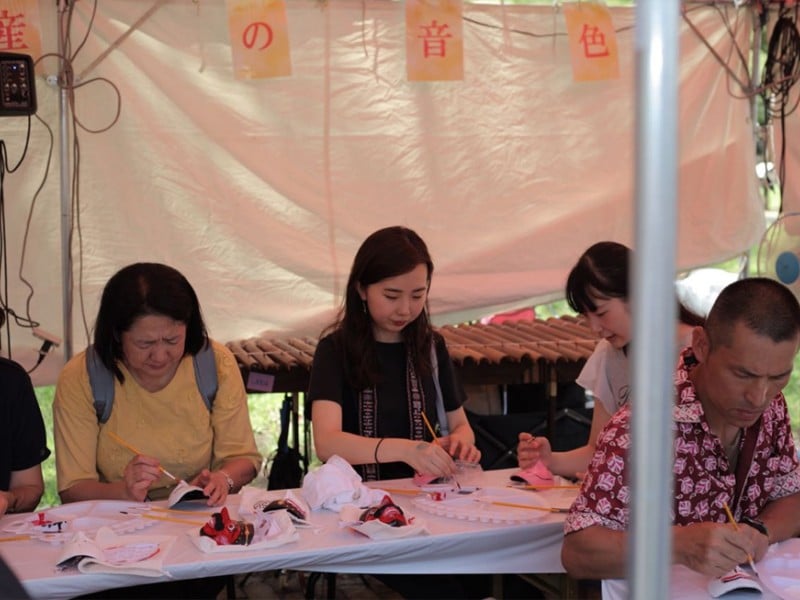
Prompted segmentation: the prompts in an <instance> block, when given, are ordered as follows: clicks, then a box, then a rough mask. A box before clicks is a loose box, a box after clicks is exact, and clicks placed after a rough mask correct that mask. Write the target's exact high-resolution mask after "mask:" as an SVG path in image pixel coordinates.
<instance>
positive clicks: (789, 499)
mask: <svg viewBox="0 0 800 600" xmlns="http://www.w3.org/2000/svg"><path fill="white" fill-rule="evenodd" d="M797 515H800V493H797V494H791V495H789V496H784V497H783V498H778V499H777V500H773V501H771V502H770V503H769V504H767V506H766V507H764V510H763V511H761V514H760V515H758V518H759V520H760V521H762V522H763V523H764V526H765V527H766V528H767V532H768V534H769V538H767V536H765V535H762V534H761V533H760V532H759V531H758V530H756V529H754V528H753V527H750V526H749V525H746V526H744V527H741V529H743V530H745V531H747V530H751V531H748V533H755V535H756V540H757V546H758V547H757V549H756V551H755V554H754V555H753V557H754V558H755V560H760V559H761V557H762V556H764V554H765V553H766V551H767V548H768V547H769V545H770V544H774V543H776V542H782V541H783V540H787V539H789V538H793V537H797V536H798V535H800V519H798V517H797Z"/></svg>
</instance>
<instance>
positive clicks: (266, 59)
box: [227, 0, 292, 79]
mask: <svg viewBox="0 0 800 600" xmlns="http://www.w3.org/2000/svg"><path fill="white" fill-rule="evenodd" d="M227 8H228V32H229V33H230V38H231V51H232V53H233V71H234V76H235V77H236V79H263V78H267V77H285V76H288V75H291V74H292V62H291V58H290V56H289V30H288V25H287V19H286V3H285V1H284V0H227Z"/></svg>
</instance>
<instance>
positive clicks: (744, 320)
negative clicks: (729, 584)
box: [561, 278, 800, 579]
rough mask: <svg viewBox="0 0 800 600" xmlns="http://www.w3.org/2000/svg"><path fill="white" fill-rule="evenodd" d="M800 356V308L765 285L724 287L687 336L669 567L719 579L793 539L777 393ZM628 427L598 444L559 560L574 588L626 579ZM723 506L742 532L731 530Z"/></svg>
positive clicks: (785, 437)
mask: <svg viewBox="0 0 800 600" xmlns="http://www.w3.org/2000/svg"><path fill="white" fill-rule="evenodd" d="M798 346H800V305H798V302H797V299H796V298H795V297H794V295H793V294H792V293H791V292H790V291H789V290H788V289H787V288H785V287H784V286H782V285H781V284H779V283H777V282H775V281H772V280H770V279H763V278H752V279H744V280H741V281H737V282H734V283H732V284H731V285H729V286H728V287H727V288H725V289H724V290H723V291H722V292H721V293H720V295H719V298H718V299H717V301H716V302H715V303H714V306H713V307H712V309H711V311H710V313H709V316H708V319H707V321H706V325H705V326H704V327H698V328H697V329H696V330H695V331H694V335H693V340H692V347H691V348H688V349H686V350H685V351H684V353H683V354H682V355H681V358H680V364H679V366H678V369H677V372H676V376H675V383H676V401H675V407H674V410H673V419H674V433H675V442H674V458H675V459H674V466H673V473H674V477H675V504H674V507H673V512H672V518H673V524H674V526H673V528H672V531H673V550H672V559H673V562H674V563H677V564H683V565H686V566H687V567H689V568H691V569H694V570H695V571H699V572H701V573H705V574H707V575H711V576H720V575H722V574H724V573H726V572H727V571H729V570H730V569H732V568H733V567H734V566H736V565H738V564H741V563H745V562H746V561H747V558H748V555H750V556H752V557H753V558H754V559H755V560H756V561H758V560H759V559H760V558H761V557H763V556H764V554H765V552H766V551H767V547H768V546H769V544H770V543H774V542H778V541H781V540H784V539H787V538H789V537H793V536H796V535H798V533H800V518H798V515H800V464H798V459H797V454H796V451H795V446H794V442H793V439H792V432H791V429H790V425H789V415H788V412H787V407H786V401H785V399H784V397H783V394H782V393H781V390H782V389H783V388H784V386H785V385H786V383H787V382H788V380H789V376H790V375H791V372H792V366H793V361H794V357H795V355H796V354H797V350H798ZM633 404H636V402H634V403H633ZM634 410H635V409H634ZM630 417H631V414H630V405H628V406H626V407H625V408H624V409H622V410H620V411H619V412H618V413H617V414H616V415H615V416H614V417H613V418H612V420H611V421H610V422H609V423H608V425H607V426H606V428H605V429H604V430H603V432H602V433H601V435H600V438H599V440H598V444H597V450H596V452H595V454H594V457H593V459H592V462H591V465H590V466H589V471H588V473H587V475H586V478H585V480H584V483H583V486H582V488H581V492H580V494H579V495H578V498H577V499H576V500H575V503H574V504H573V505H572V508H571V509H570V514H569V515H568V517H567V520H566V523H565V526H564V530H565V533H566V536H565V538H564V545H563V548H562V553H561V559H562V562H563V563H564V567H565V568H566V570H567V572H568V573H569V574H570V575H571V576H573V577H576V578H590V579H611V578H620V577H624V576H625V566H626V537H627V534H626V529H627V528H628V524H629V520H630V514H629V510H630V509H629V502H630V487H629V481H628V471H627V468H628V467H627V453H628V448H629V446H630V441H631V436H630ZM726 504H727V505H728V506H729V507H730V508H731V510H732V511H733V513H734V515H735V518H736V520H737V521H739V522H740V523H746V524H747V525H750V526H749V527H745V526H740V527H738V530H737V529H736V528H734V527H732V526H731V525H730V524H728V523H727V520H728V519H727V514H726V511H725V505H726Z"/></svg>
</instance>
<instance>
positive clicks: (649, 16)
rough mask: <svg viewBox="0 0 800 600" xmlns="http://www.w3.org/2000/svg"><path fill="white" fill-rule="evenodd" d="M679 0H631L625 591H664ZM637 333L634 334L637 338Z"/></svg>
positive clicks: (651, 594) (665, 594)
mask: <svg viewBox="0 0 800 600" xmlns="http://www.w3.org/2000/svg"><path fill="white" fill-rule="evenodd" d="M679 18H680V4H679V0H660V1H659V2H637V3H636V95H637V102H636V156H637V159H636V253H635V255H634V269H633V282H632V283H633V286H632V291H633V331H634V334H633V339H634V343H633V344H632V346H633V358H632V360H633V369H632V373H633V396H632V397H633V428H632V436H633V438H632V450H631V456H632V459H633V472H632V479H631V481H632V493H631V498H632V501H631V516H632V530H631V533H630V537H629V546H628V551H629V555H628V570H629V572H628V579H629V581H630V585H631V588H630V597H631V598H648V599H650V600H658V599H664V600H666V599H667V598H669V583H670V582H669V576H670V570H671V569H670V563H671V555H672V551H671V548H672V539H671V520H670V511H671V503H672V481H673V477H672V429H671V425H672V405H673V385H672V369H673V367H674V366H675V356H676V341H675V321H676V318H677V307H676V293H675V289H674V274H675V243H676V242H675V238H676V213H677V173H678V170H677V154H678V153H677V131H678V123H677V112H678V52H679V39H680V37H679V30H678V23H679ZM636 340H639V341H641V342H642V343H638V342H637V341H636Z"/></svg>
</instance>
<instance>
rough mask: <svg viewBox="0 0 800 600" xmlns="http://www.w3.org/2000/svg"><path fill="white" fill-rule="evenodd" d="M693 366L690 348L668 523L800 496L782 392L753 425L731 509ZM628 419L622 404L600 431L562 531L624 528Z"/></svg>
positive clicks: (678, 377)
mask: <svg viewBox="0 0 800 600" xmlns="http://www.w3.org/2000/svg"><path fill="white" fill-rule="evenodd" d="M695 363H696V361H695V360H694V356H693V355H692V352H691V348H687V349H686V350H685V351H684V352H683V354H682V355H681V360H680V364H679V366H678V369H677V371H676V373H675V386H676V393H677V399H676V404H675V407H674V409H673V431H674V435H675V442H674V451H675V462H674V467H673V473H674V477H675V505H674V506H673V510H672V520H673V523H675V524H676V525H687V524H689V523H698V522H702V521H715V522H718V523H724V522H725V521H727V514H726V513H725V508H724V505H725V503H727V504H728V505H729V506H731V508H732V509H733V512H734V514H735V516H736V519H737V520H738V519H739V518H741V516H742V515H747V516H749V517H756V516H758V514H759V513H760V512H761V511H762V510H763V509H764V507H765V506H766V504H767V503H768V502H770V501H772V500H776V499H778V498H782V497H784V496H788V495H790V494H794V493H797V492H800V463H798V460H797V453H796V451H795V446H794V440H793V439H792V431H791V428H790V426H789V414H788V410H787V407H786V400H785V399H784V397H783V394H781V393H779V394H778V395H777V396H775V398H773V399H772V402H770V404H769V406H768V407H767V409H766V410H765V411H764V413H763V415H762V416H761V419H760V421H759V422H757V423H756V424H755V425H753V427H757V428H758V437H757V440H756V444H755V450H754V453H753V459H752V461H751V463H750V468H749V470H748V474H747V478H746V480H745V484H744V489H743V491H742V493H741V497H740V498H739V502H738V504H737V505H736V506H735V507H734V506H733V496H734V489H735V486H736V476H735V475H734V473H733V472H732V470H731V466H730V464H729V462H728V458H727V455H726V453H725V449H724V448H723V446H722V442H721V441H720V439H719V438H718V437H717V436H716V434H714V433H713V432H712V431H711V429H710V428H709V426H708V422H707V421H706V417H705V413H704V412H703V407H702V405H701V404H700V401H699V400H698V399H697V398H696V396H695V389H694V385H693V384H692V382H691V381H690V380H689V377H688V374H689V371H690V370H691V369H692V368H693V366H694V364H695ZM630 418H631V412H630V405H627V406H625V407H624V408H622V409H621V410H620V411H619V412H617V413H616V414H615V415H614V416H613V417H612V419H611V421H609V423H608V425H606V428H605V429H604V430H603V432H602V433H601V434H600V438H599V439H598V443H597V449H596V451H595V453H594V457H593V458H592V462H591V464H590V465H589V471H588V473H587V475H586V478H585V480H584V482H583V486H582V487H581V491H580V494H579V495H578V497H577V498H576V499H575V502H574V503H573V505H572V508H571V509H570V513H569V515H568V516H567V519H566V522H565V523H564V531H565V533H570V532H572V531H579V530H581V529H585V528H587V527H591V526H592V525H600V526H602V527H607V528H609V529H613V530H616V531H623V530H625V529H627V528H628V523H629V521H630V509H629V503H630V493H631V489H630V487H629V485H628V478H627V467H626V460H627V454H628V448H629V447H630V444H631V435H630Z"/></svg>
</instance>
